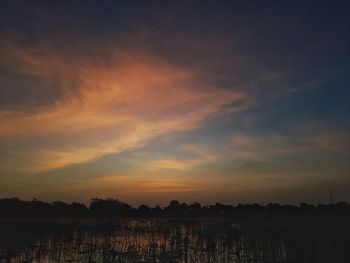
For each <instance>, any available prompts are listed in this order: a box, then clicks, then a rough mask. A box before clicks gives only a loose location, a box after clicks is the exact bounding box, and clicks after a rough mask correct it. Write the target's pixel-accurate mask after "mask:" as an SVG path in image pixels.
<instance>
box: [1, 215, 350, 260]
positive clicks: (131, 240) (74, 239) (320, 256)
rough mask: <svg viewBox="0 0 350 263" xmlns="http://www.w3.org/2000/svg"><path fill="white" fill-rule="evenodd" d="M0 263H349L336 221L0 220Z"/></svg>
mask: <svg viewBox="0 0 350 263" xmlns="http://www.w3.org/2000/svg"><path fill="white" fill-rule="evenodd" d="M0 231H1V232H0V262H1V263H3V262H4V263H5V262H6V263H8V262H120V263H122V262H123V263H124V262H125V263H126V262H129V263H137V262H145V263H146V262H149V263H151V262H152V263H156V262H164V263H175V262H179V263H197V262H198V263H199V262H203V263H204V262H205V263H210V262H212V263H214V262H215V263H216V262H218V263H225V262H237V263H238V262H252V263H253V262H254V263H259V262H299V263H302V262H325V263H330V262H332V263H337V262H344V263H345V262H350V252H349V251H350V249H349V246H350V227H349V225H348V222H347V220H346V219H341V218H328V217H325V218H312V217H309V218H305V217H303V218H300V217H294V218H270V217H269V218H266V217H261V218H250V219H248V218H247V219H243V218H240V219H237V218H236V219H122V220H102V219H98V220H92V219H84V220H78V219H75V220H44V219H42V220H38V219H35V220H32V221H30V220H24V219H21V220H17V221H16V220H13V219H11V220H3V221H1V227H0Z"/></svg>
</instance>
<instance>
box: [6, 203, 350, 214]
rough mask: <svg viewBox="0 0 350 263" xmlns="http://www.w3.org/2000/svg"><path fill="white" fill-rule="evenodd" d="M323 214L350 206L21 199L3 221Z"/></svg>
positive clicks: (8, 207) (8, 205)
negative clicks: (148, 203) (154, 203)
mask: <svg viewBox="0 0 350 263" xmlns="http://www.w3.org/2000/svg"><path fill="white" fill-rule="evenodd" d="M305 213H307V214H319V213H349V214H350V205H349V204H348V203H345V202H338V203H336V204H319V205H317V206H315V205H311V204H307V203H300V204H299V205H298V206H296V205H281V204H278V203H269V204H267V205H260V204H257V203H254V204H238V205H236V206H233V205H226V204H221V203H216V204H214V205H206V206H202V205H201V204H199V203H197V202H195V203H192V204H187V203H180V202H178V201H176V200H172V201H171V202H170V203H169V204H168V205H167V206H165V207H164V208H161V207H160V206H158V205H156V206H154V207H149V206H147V205H140V206H139V207H137V208H136V207H132V206H131V205H129V204H127V203H124V202H122V201H119V200H117V199H112V198H107V199H100V198H93V199H91V200H90V204H89V206H86V205H84V204H81V203H77V202H73V203H64V202H61V201H54V202H52V203H48V202H44V201H41V200H38V199H35V198H34V199H33V200H31V201H24V200H21V199H18V198H3V199H0V217H1V218H15V217H27V218H31V217H45V218H46V217H53V218H56V217H58V218H62V217H63V218H70V217H72V218H85V217H92V218H110V217H179V216H181V217H227V216H240V215H244V216H246V215H257V214H259V215H271V214H277V215H278V214H280V215H285V214H287V215H293V214H305Z"/></svg>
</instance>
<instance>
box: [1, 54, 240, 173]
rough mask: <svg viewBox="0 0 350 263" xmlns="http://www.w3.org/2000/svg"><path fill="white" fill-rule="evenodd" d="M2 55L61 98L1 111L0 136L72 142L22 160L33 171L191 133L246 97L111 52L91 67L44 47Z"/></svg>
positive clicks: (183, 72) (133, 56)
mask: <svg viewBox="0 0 350 263" xmlns="http://www.w3.org/2000/svg"><path fill="white" fill-rule="evenodd" d="M7 51H8V52H10V53H9V54H10V55H11V54H12V56H13V62H12V64H13V65H12V68H14V69H15V70H17V73H19V74H30V75H34V76H36V77H38V78H40V79H43V80H47V79H57V81H59V83H60V91H61V93H62V98H61V99H59V100H57V101H56V102H55V103H53V104H51V105H49V106H39V107H37V108H35V109H33V110H31V111H28V110H21V109H19V110H11V111H1V112H0V119H1V121H2V125H1V127H0V138H1V137H3V138H5V137H6V138H16V137H21V138H31V137H33V136H39V137H40V136H46V137H50V138H51V140H52V141H55V140H56V139H57V137H60V136H69V137H70V138H73V140H69V143H65V142H62V143H60V145H59V146H55V147H50V148H43V147H42V146H40V145H39V146H37V147H34V148H33V151H32V152H31V154H30V156H28V158H30V159H31V164H32V166H31V167H30V169H31V170H32V171H33V172H40V171H45V170H50V169H56V168H61V167H65V166H67V165H71V164H78V163H84V162H89V161H92V160H95V159H97V158H99V157H102V156H104V155H108V154H116V153H120V152H123V151H125V150H130V149H134V148H137V147H141V146H143V145H145V144H146V143H147V142H149V141H150V140H152V139H154V138H156V137H158V136H162V135H165V134H168V133H173V132H182V131H187V130H191V129H194V128H197V127H199V126H200V125H201V123H202V122H203V120H205V119H206V118H208V117H210V116H212V115H214V114H217V113H218V112H220V111H221V110H222V109H223V107H224V106H226V105H231V108H230V109H228V110H232V108H233V109H234V110H239V109H240V108H239V107H238V106H237V108H235V107H234V106H232V105H235V102H237V103H238V102H242V101H244V100H245V99H246V96H245V95H244V94H243V93H241V92H237V91H236V92H233V91H228V90H221V89H216V88H213V87H210V86H209V85H208V84H206V83H204V82H203V81H201V79H200V78H199V77H198V76H196V75H194V74H193V73H192V72H189V71H188V70H186V69H183V68H179V67H175V66H172V65H170V64H169V63H166V62H164V61H161V60H159V59H157V58H152V57H149V56H147V55H139V54H125V53H121V52H114V53H113V52H112V53H111V55H110V58H109V59H108V62H106V63H93V62H91V61H87V60H84V59H81V58H79V57H77V58H76V60H74V58H73V59H72V58H71V57H67V56H66V55H64V54H60V53H59V52H57V51H56V52H55V51H54V50H49V49H45V48H42V49H36V50H33V49H30V50H25V49H21V50H18V49H15V48H13V47H11V48H8V50H7ZM11 52H12V53H11ZM71 62H72V63H71ZM18 64H20V65H18ZM41 88H45V87H44V86H43V87H41ZM237 105H238V104H237ZM240 105H242V103H240ZM240 107H241V106H240ZM75 138H76V140H74V139H75Z"/></svg>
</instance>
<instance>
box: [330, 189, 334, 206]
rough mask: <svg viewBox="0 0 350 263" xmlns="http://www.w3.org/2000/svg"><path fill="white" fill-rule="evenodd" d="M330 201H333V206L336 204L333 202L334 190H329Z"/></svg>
mask: <svg viewBox="0 0 350 263" xmlns="http://www.w3.org/2000/svg"><path fill="white" fill-rule="evenodd" d="M329 200H330V201H331V204H332V205H333V204H334V200H333V192H332V190H329Z"/></svg>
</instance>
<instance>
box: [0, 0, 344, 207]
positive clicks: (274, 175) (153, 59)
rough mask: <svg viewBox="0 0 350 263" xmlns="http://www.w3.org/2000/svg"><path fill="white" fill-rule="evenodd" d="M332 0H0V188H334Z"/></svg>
mask: <svg viewBox="0 0 350 263" xmlns="http://www.w3.org/2000/svg"><path fill="white" fill-rule="evenodd" d="M348 3H349V2H348V1H300V2H299V3H296V2H295V1H121V2H119V1H67V0H63V1H9V0H4V1H1V2H0V198H1V197H19V198H22V199H31V198H33V197H35V198H38V199H42V200H45V201H53V200H63V201H67V202H71V201H80V202H85V203H87V202H88V201H89V199H90V198H92V197H101V198H105V197H113V198H118V199H120V200H123V201H125V202H128V203H131V204H133V205H138V204H140V203H146V204H149V205H154V204H161V205H164V204H166V203H168V201H169V200H172V199H177V200H179V201H186V202H193V201H199V202H201V203H203V204H210V203H215V202H223V203H232V204H237V203H240V202H247V203H252V202H259V203H267V202H280V203H299V202H311V203H320V202H325V203H327V202H329V194H328V193H329V190H330V189H331V190H332V191H333V195H334V199H335V201H348V202H349V201H350V191H349V189H350V118H349V115H350V102H349V101H350V87H349V83H350V62H349V61H350V16H349V12H350V4H348Z"/></svg>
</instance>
